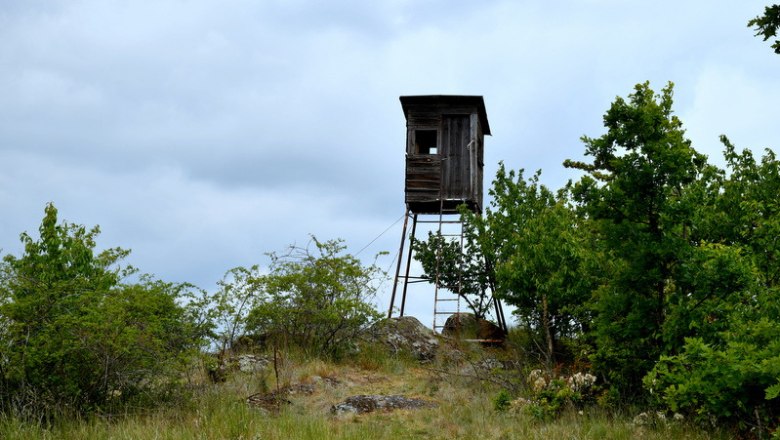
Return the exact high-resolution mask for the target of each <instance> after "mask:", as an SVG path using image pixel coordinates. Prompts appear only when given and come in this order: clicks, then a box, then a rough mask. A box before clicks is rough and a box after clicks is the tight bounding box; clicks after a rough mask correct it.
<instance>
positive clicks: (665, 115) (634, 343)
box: [565, 83, 706, 393]
mask: <svg viewBox="0 0 780 440" xmlns="http://www.w3.org/2000/svg"><path fill="white" fill-rule="evenodd" d="M604 125H605V127H606V128H607V133H606V134H604V135H603V136H601V137H599V138H589V137H586V136H585V137H583V138H582V140H583V142H585V146H586V155H589V156H592V157H593V163H592V164H586V163H581V162H574V161H567V162H566V163H565V165H566V166H567V167H572V168H576V169H580V170H583V171H586V172H587V173H588V175H585V176H584V177H583V178H582V179H581V180H580V181H579V182H578V183H577V184H576V185H575V186H574V189H573V194H574V197H575V199H576V200H577V201H578V202H579V204H580V207H581V208H582V210H583V212H584V214H585V215H587V217H588V218H589V219H591V220H592V221H593V225H594V231H595V234H596V239H597V241H598V242H599V243H600V246H603V251H604V254H605V256H606V258H608V259H609V260H610V266H609V277H608V279H607V280H605V282H604V283H603V284H602V285H601V286H600V287H599V289H597V290H596V291H595V298H594V306H595V312H596V319H595V339H596V344H597V349H596V354H595V356H594V358H593V360H594V366H595V368H596V370H597V371H598V372H599V373H600V374H603V375H604V376H605V377H606V378H608V379H609V381H610V382H611V383H612V384H613V385H614V386H617V387H618V388H620V389H622V391H624V392H626V393H631V392H635V391H636V390H639V389H640V387H639V385H640V383H641V378H642V376H644V374H645V373H646V372H647V371H649V370H650V369H651V368H652V364H653V362H654V361H655V359H657V358H658V356H659V355H660V354H661V352H662V339H663V338H662V329H663V325H664V321H665V319H666V315H667V313H668V306H669V302H668V297H669V294H670V291H672V290H673V284H672V283H671V279H672V278H671V277H672V274H673V272H674V271H675V270H676V268H677V266H678V265H679V263H680V261H681V259H682V258H683V257H684V254H685V252H686V251H687V250H688V246H689V245H688V242H687V237H688V234H689V229H690V219H691V217H692V213H693V211H694V209H695V206H694V205H693V204H692V203H688V199H687V198H686V194H687V191H688V187H689V186H691V185H692V184H693V183H694V182H695V181H696V180H697V178H698V177H699V176H700V175H701V173H702V172H703V171H704V169H705V168H706V167H705V164H706V161H705V157H704V156H702V155H700V154H698V153H697V152H696V151H695V150H694V149H693V148H691V146H690V141H688V140H686V139H685V137H684V130H683V129H682V123H681V122H680V120H679V119H678V118H677V117H676V116H674V115H673V114H672V84H671V83H670V84H669V85H668V86H667V87H665V88H664V89H663V90H662V93H661V94H656V93H655V92H653V90H651V89H650V87H649V83H644V84H639V85H637V86H636V88H635V91H634V93H633V94H632V95H630V96H629V99H628V100H627V101H626V100H624V99H623V98H620V97H618V98H617V99H616V100H615V102H614V103H613V104H612V106H611V107H610V109H609V111H607V113H606V114H605V115H604ZM632 390H634V391H632Z"/></svg>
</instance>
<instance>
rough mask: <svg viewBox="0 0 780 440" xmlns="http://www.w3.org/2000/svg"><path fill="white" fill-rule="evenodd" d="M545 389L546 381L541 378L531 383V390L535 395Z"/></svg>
mask: <svg viewBox="0 0 780 440" xmlns="http://www.w3.org/2000/svg"><path fill="white" fill-rule="evenodd" d="M546 387H547V381H546V380H544V378H543V377H540V378H538V379H536V380H535V381H534V383H533V389H534V391H536V392H537V393H538V392H539V391H542V390H543V389H545V388H546Z"/></svg>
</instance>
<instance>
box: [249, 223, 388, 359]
mask: <svg viewBox="0 0 780 440" xmlns="http://www.w3.org/2000/svg"><path fill="white" fill-rule="evenodd" d="M311 243H313V244H314V250H312V249H310V248H309V247H306V248H299V247H294V246H293V247H291V248H290V252H289V253H288V254H285V255H278V254H275V253H271V254H270V257H271V265H270V268H269V269H270V273H269V274H267V275H261V276H257V277H256V278H255V279H254V281H253V282H254V283H255V291H256V292H258V297H257V298H255V305H254V308H253V309H252V310H251V311H250V312H249V316H248V317H247V320H246V327H247V331H249V332H254V333H255V334H257V335H264V336H266V337H267V338H268V339H269V340H271V341H272V342H273V343H277V344H279V343H282V344H291V345H296V346H298V347H300V348H302V349H303V350H304V351H306V352H308V353H310V354H315V355H324V356H335V357H338V356H341V355H343V354H345V353H347V352H350V351H353V350H354V348H355V346H354V343H355V341H356V339H357V337H358V335H359V333H360V332H361V331H363V329H365V327H366V326H367V325H369V324H370V323H371V322H373V321H375V320H376V319H378V318H379V317H380V314H379V312H377V311H376V310H375V309H374V307H373V306H372V305H371V304H370V303H369V300H370V299H372V298H373V296H374V295H375V293H376V286H375V281H377V279H378V277H380V276H383V272H382V271H381V270H380V269H379V268H378V267H377V266H376V265H371V266H363V265H362V264H361V262H360V260H358V259H357V258H355V257H353V256H352V255H349V254H343V251H344V250H345V246H344V245H343V244H342V242H341V241H340V240H329V241H318V240H317V239H316V238H312V241H311Z"/></svg>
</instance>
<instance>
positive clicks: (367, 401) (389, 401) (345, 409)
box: [330, 394, 436, 416]
mask: <svg viewBox="0 0 780 440" xmlns="http://www.w3.org/2000/svg"><path fill="white" fill-rule="evenodd" d="M435 406H436V404H435V403H433V402H429V401H426V400H422V399H412V398H409V397H404V396H397V395H389V396H384V395H364V394H362V395H359V396H352V397H347V399H346V400H345V401H343V402H341V403H338V404H336V405H333V406H332V407H330V412H331V414H334V415H337V416H338V415H344V414H365V413H370V412H374V411H393V410H396V409H420V408H432V407H435Z"/></svg>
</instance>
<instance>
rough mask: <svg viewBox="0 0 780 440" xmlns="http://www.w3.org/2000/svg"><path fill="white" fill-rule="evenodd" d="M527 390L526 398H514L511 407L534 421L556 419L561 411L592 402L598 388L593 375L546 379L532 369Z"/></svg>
mask: <svg viewBox="0 0 780 440" xmlns="http://www.w3.org/2000/svg"><path fill="white" fill-rule="evenodd" d="M527 382H528V387H529V389H530V391H531V395H530V398H529V399H523V398H520V399H517V400H516V401H515V403H514V404H515V405H516V406H517V409H520V410H522V411H524V412H526V413H528V414H531V415H533V416H534V417H536V418H538V419H550V418H555V417H557V416H559V415H560V414H561V413H562V412H563V410H565V409H567V408H570V409H573V408H577V409H581V408H584V407H585V405H586V404H591V403H594V402H595V400H596V393H597V392H598V391H599V389H600V388H599V387H598V386H596V376H593V375H592V374H589V373H574V374H572V375H571V376H569V377H565V376H560V377H550V376H548V375H545V374H544V373H542V371H541V370H533V371H531V373H530V374H529V375H528V378H527Z"/></svg>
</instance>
